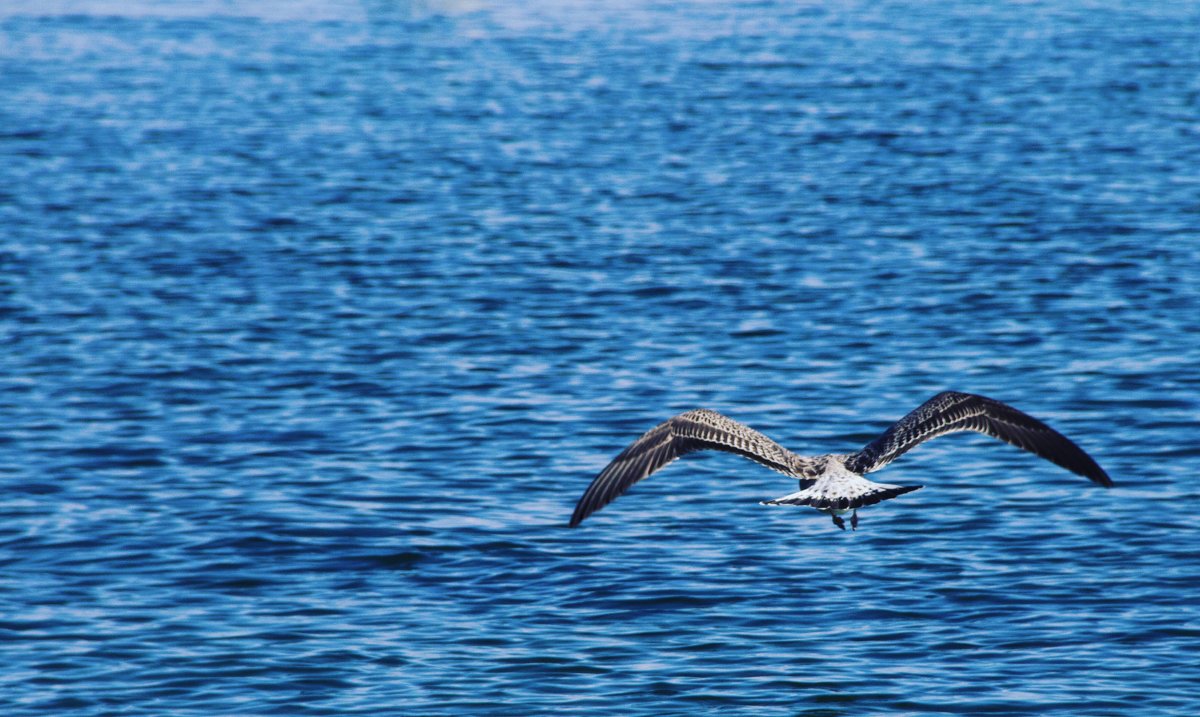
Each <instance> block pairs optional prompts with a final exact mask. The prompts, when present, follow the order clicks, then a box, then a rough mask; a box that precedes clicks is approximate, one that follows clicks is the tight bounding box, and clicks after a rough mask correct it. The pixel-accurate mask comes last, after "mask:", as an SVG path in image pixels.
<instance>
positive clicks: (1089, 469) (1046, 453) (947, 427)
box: [846, 391, 1113, 488]
mask: <svg viewBox="0 0 1200 717" xmlns="http://www.w3.org/2000/svg"><path fill="white" fill-rule="evenodd" d="M955 431H977V432H979V433H984V434H986V435H989V436H991V437H993V438H999V439H1000V440H1002V441H1004V442H1006V443H1011V444H1012V445H1014V446H1016V447H1018V448H1023V449H1024V450H1027V451H1029V452H1030V453H1033V454H1034V455H1037V456H1040V457H1042V458H1045V459H1046V460H1048V461H1050V462H1051V463H1054V464H1056V465H1059V466H1062V467H1063V468H1066V469H1067V470H1069V471H1071V472H1072V473H1078V474H1079V475H1081V476H1083V477H1085V478H1088V479H1090V480H1092V481H1094V482H1096V483H1099V484H1100V485H1102V486H1104V487H1106V488H1111V487H1112V484H1113V482H1112V479H1110V478H1109V477H1108V474H1107V473H1105V472H1104V469H1103V468H1101V467H1100V466H1099V465H1097V464H1096V461H1094V460H1092V458H1091V456H1089V455H1088V454H1086V453H1084V452H1083V449H1082V448H1080V447H1079V446H1077V445H1075V444H1074V443H1072V442H1071V440H1070V439H1068V438H1067V437H1066V436H1064V435H1062V434H1061V433H1059V432H1058V431H1056V430H1054V429H1053V428H1051V427H1049V426H1047V425H1046V424H1045V423H1042V422H1041V421H1039V420H1037V419H1036V418H1034V417H1032V416H1029V415H1027V414H1025V413H1022V412H1021V411H1018V410H1017V409H1015V408H1013V407H1012V406H1009V405H1007V404H1004V403H1001V402H1000V401H996V400H994V399H991V398H986V397H984V396H976V395H974V394H970V393H955V392H953V391H947V392H945V393H939V394H938V395H936V396H934V397H933V398H931V399H929V400H928V401H926V402H925V403H923V404H921V405H920V406H919V407H918V408H917V409H916V410H915V411H913V412H912V413H910V414H908V415H907V416H905V417H904V418H901V419H900V420H899V421H897V422H896V423H895V424H893V425H892V427H891V428H889V429H887V431H885V432H884V434H883V435H882V436H880V437H879V438H876V439H875V440H874V441H871V442H870V443H868V444H867V445H866V446H865V447H864V448H863V449H862V450H861V451H859V452H858V453H855V454H853V455H851V456H850V457H849V458H848V459H847V461H846V467H847V468H849V469H850V470H852V471H854V472H856V473H860V474H862V473H870V472H871V471H874V470H879V469H880V468H882V467H884V466H886V465H887V464H888V463H891V462H892V461H894V460H896V459H897V458H899V457H900V456H902V455H904V454H905V453H907V452H908V451H909V450H911V449H913V448H915V447H917V446H919V445H920V444H922V443H924V442H925V441H928V440H930V439H932V438H937V437H938V436H941V435H945V434H947V433H953V432H955Z"/></svg>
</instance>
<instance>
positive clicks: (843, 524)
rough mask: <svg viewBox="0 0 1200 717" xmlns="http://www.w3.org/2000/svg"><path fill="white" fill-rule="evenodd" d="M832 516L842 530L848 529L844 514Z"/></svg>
mask: <svg viewBox="0 0 1200 717" xmlns="http://www.w3.org/2000/svg"><path fill="white" fill-rule="evenodd" d="M831 517H832V518H833V524H834V525H836V526H837V527H839V528H841V529H842V530H845V529H846V521H844V520H842V516H840V515H834V516H831Z"/></svg>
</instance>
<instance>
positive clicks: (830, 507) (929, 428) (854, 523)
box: [570, 391, 1113, 530]
mask: <svg viewBox="0 0 1200 717" xmlns="http://www.w3.org/2000/svg"><path fill="white" fill-rule="evenodd" d="M957 431H976V432H978V433H983V434H986V435H989V436H991V437H993V438H998V439H1000V440H1002V441H1004V442H1006V443H1011V444H1012V445H1014V446H1016V447H1018V448H1022V449H1024V450H1026V451H1029V452H1030V453H1032V454H1034V455H1036V456H1040V457H1042V458H1045V459H1046V460H1048V461H1050V462H1051V463H1054V464H1056V465H1058V466H1061V467H1063V468H1066V469H1067V470H1069V471H1071V472H1072V473H1077V474H1079V475H1081V476H1083V477H1085V478H1088V479H1089V480H1091V481H1092V482H1094V483H1099V484H1100V485H1102V486H1104V487H1105V488H1111V487H1112V485H1113V482H1112V479H1110V478H1109V477H1108V474H1107V473H1105V472H1104V469H1103V468H1101V467H1100V466H1099V465H1097V464H1096V461H1094V460H1092V458H1091V456H1089V455H1088V454H1087V453H1084V452H1083V449H1081V448H1080V447H1079V446H1077V445H1075V444H1074V443H1072V442H1071V440H1070V439H1068V438H1067V437H1066V436H1064V435H1062V434H1061V433H1059V432H1058V431H1056V430H1054V429H1053V428H1051V427H1049V426H1047V425H1046V424H1045V423H1042V422H1041V421H1039V420H1038V419H1036V418H1034V417H1032V416H1029V415H1027V414H1025V413H1022V412H1021V411H1018V410H1017V409H1015V408H1013V407H1012V406H1009V405H1008V404H1005V403H1001V402H1000V401H996V400H994V399H991V398H986V397H984V396H977V395H975V394H971V393H957V392H954V391H945V392H943V393H939V394H938V395H936V396H934V397H933V398H931V399H929V400H928V401H926V402H925V403H923V404H921V405H920V406H918V407H917V408H916V410H914V411H913V412H912V413H909V414H908V415H907V416H905V417H904V418H901V419H900V420H899V421H897V422H896V423H894V424H892V426H891V428H888V429H887V430H886V431H884V432H883V435H881V436H879V437H878V438H876V439H875V440H873V441H871V442H870V443H868V444H867V445H866V446H864V447H863V448H862V449H861V450H859V451H858V452H856V453H830V454H826V455H821V456H801V455H796V454H795V453H792V452H791V451H789V450H788V449H786V448H784V447H783V446H781V445H779V444H778V443H776V442H775V441H773V440H771V439H770V438H767V437H766V436H764V435H763V434H761V433H759V432H758V431H756V430H754V429H753V428H750V427H749V426H746V425H744V424H742V423H739V422H737V421H735V420H733V419H732V418H728V417H726V416H723V415H721V414H720V413H717V412H716V411H710V410H707V409H703V408H700V409H696V410H694V411H688V412H686V413H681V414H679V415H678V416H675V417H674V418H671V419H670V420H668V421H666V422H665V423H661V424H659V425H657V426H655V427H654V428H651V429H650V430H649V431H647V432H646V433H645V434H644V435H643V436H642V437H641V438H639V439H637V440H636V441H634V442H633V443H631V444H630V445H629V447H628V448H626V449H625V450H623V451H621V453H620V454H619V455H618V456H617V457H616V458H614V459H613V460H612V462H611V463H609V464H608V467H606V468H605V469H604V470H602V471H600V474H599V475H598V476H596V477H595V479H593V480H592V484H591V485H589V486H588V488H587V490H586V491H584V493H583V497H581V498H580V499H579V502H578V503H577V504H576V505H575V513H574V515H572V516H571V523H570V526H571V527H572V528H574V527H575V526H577V525H579V524H580V523H581V522H582V521H583V519H584V518H586V517H588V516H589V515H591V514H592V513H595V512H596V511H597V510H600V509H601V508H603V507H604V506H606V505H608V504H609V503H611V502H612V501H614V500H616V498H617V496H619V495H621V494H622V493H624V492H625V491H626V490H628V489H629V488H630V487H631V486H632V485H633V484H634V483H637V482H638V481H640V480H642V479H643V478H646V477H647V476H649V475H650V474H651V473H654V472H655V471H657V470H659V469H660V468H662V467H664V466H666V465H667V464H668V463H670V462H672V461H674V460H676V459H678V458H680V457H682V456H684V455H686V454H688V453H695V452H696V451H703V450H715V451H725V452H727V453H736V454H738V455H740V456H745V457H746V458H749V459H750V460H752V461H754V462H756V463H761V464H762V465H764V466H766V467H768V468H770V469H772V470H775V471H779V472H780V473H783V474H784V475H787V476H791V477H793V478H797V479H799V481H800V486H799V490H798V491H796V492H795V493H789V494H788V495H785V496H782V497H780V498H775V499H774V500H767V501H763V505H807V506H810V507H812V508H816V509H817V510H819V511H821V512H823V513H826V514H828V515H830V516H831V517H832V518H833V522H834V524H835V525H837V527H839V528H841V529H842V530H845V529H846V523H845V520H844V519H843V518H842V517H841V516H843V515H845V514H846V513H850V514H851V515H850V526H851V528H854V529H857V528H858V509H859V508H862V507H863V506H868V505H874V504H876V503H878V502H880V501H884V500H888V499H891V498H895V497H896V496H899V495H904V494H905V493H909V492H911V491H914V490H917V489H919V488H923V487H924V486H919V485H891V484H888V483H876V482H874V481H871V480H868V479H867V478H865V477H864V476H865V475H866V474H867V473H871V472H872V471H877V470H879V469H880V468H883V467H884V466H886V465H887V464H889V463H891V462H892V461H894V460H896V459H897V458H899V457H900V456H902V455H904V454H905V453H907V452H908V451H910V450H912V449H913V448H915V447H917V446H919V445H920V444H922V443H924V442H925V441H928V440H930V439H933V438H937V437H938V436H942V435H945V434H947V433H954V432H957Z"/></svg>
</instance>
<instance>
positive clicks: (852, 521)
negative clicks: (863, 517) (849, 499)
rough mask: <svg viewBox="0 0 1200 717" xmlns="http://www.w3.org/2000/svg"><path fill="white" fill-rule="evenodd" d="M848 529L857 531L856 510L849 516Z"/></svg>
mask: <svg viewBox="0 0 1200 717" xmlns="http://www.w3.org/2000/svg"><path fill="white" fill-rule="evenodd" d="M850 529H851V530H858V511H857V510H856V511H854V512H853V513H851V514H850Z"/></svg>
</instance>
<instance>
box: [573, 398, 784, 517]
mask: <svg viewBox="0 0 1200 717" xmlns="http://www.w3.org/2000/svg"><path fill="white" fill-rule="evenodd" d="M702 450H717V451H725V452H727V453H736V454H738V455H740V456H745V457H746V458H749V459H750V460H752V461H755V462H757V463H761V464H763V465H764V466H766V467H768V468H771V469H772V470H777V471H779V472H780V473H785V474H787V475H790V476H794V477H800V476H799V475H798V474H797V472H796V462H797V461H798V460H799V457H798V456H797V455H796V454H794V453H792V452H791V451H789V450H788V449H786V448H784V447H783V446H781V445H779V444H778V443H776V442H775V441H772V440H771V439H770V438H767V437H766V436H764V435H763V434H761V433H759V432H758V431H756V430H754V429H753V428H750V427H749V426H746V425H744V424H742V423H738V422H737V421H735V420H733V419H732V418H727V417H725V416H722V415H721V414H719V413H717V412H716V411H709V410H707V409H703V408H701V409H697V410H695V411H688V412H687V413H681V414H679V415H678V416H675V417H674V418H672V419H670V420H668V421H666V422H665V423H660V424H659V425H657V426H655V427H654V428H651V429H650V430H649V431H647V432H646V433H645V434H644V435H642V437H641V438H639V439H637V440H636V441H634V442H633V443H632V444H630V445H629V447H628V448H626V449H625V450H623V451H621V453H620V455H618V456H617V457H616V458H614V459H613V461H612V463H609V464H608V467H607V468H605V469H604V470H602V471H600V475H598V476H596V478H595V479H594V480H593V481H592V484H591V485H589V486H588V488H587V490H586V491H584V493H583V497H581V498H580V499H579V503H577V504H576V505H575V513H574V515H572V516H571V527H572V528H574V527H575V526H576V525H579V523H580V522H581V521H582V520H583V519H584V518H586V517H588V516H589V515H591V514H592V513H595V512H596V511H597V510H600V509H601V508H603V507H604V506H606V505H608V504H609V503H611V502H612V501H613V500H615V499H616V498H617V496H619V495H621V494H622V493H624V492H625V491H626V490H628V489H629V487H630V486H632V485H633V484H634V483H637V482H638V481H640V480H642V479H643V478H645V477H646V476H648V475H650V474H651V473H653V472H655V471H657V470H658V469H659V468H662V467H663V466H665V465H667V464H668V463H670V462H671V461H674V460H675V459H677V458H679V457H681V456H684V455H686V454H688V453H694V452H696V451H702Z"/></svg>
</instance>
